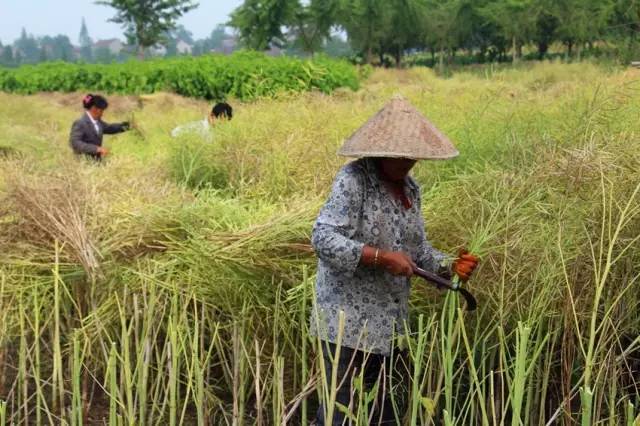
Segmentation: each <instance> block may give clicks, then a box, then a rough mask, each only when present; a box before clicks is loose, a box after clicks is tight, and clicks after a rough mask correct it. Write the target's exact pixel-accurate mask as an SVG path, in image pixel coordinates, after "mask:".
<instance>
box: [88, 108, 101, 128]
mask: <svg viewBox="0 0 640 426" xmlns="http://www.w3.org/2000/svg"><path fill="white" fill-rule="evenodd" d="M87 117H89V120H91V122H92V123H93V124H94V125H96V124H98V120H96V119H95V118H93V117H92V116H91V114H89V111H87Z"/></svg>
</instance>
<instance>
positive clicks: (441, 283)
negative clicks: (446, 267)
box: [413, 268, 478, 311]
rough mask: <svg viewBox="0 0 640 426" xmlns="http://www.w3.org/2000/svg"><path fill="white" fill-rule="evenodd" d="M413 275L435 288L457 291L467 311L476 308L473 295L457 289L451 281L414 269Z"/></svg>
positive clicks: (460, 288) (476, 304) (459, 288)
mask: <svg viewBox="0 0 640 426" xmlns="http://www.w3.org/2000/svg"><path fill="white" fill-rule="evenodd" d="M413 273H414V274H415V275H417V276H419V277H420V278H422V279H424V280H425V281H427V282H429V283H432V284H435V286H436V287H437V288H445V289H447V290H451V291H457V292H459V293H460V294H462V297H464V300H465V301H466V302H467V311H474V310H475V309H476V307H477V306H478V303H477V302H476V298H475V297H473V294H471V293H469V292H468V291H467V290H466V289H464V288H462V287H457V286H455V285H453V283H451V281H449V280H447V279H445V278H442V277H441V276H439V275H436V274H434V273H433V272H429V271H425V270H424V269H421V268H414V270H413Z"/></svg>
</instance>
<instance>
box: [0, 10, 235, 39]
mask: <svg viewBox="0 0 640 426" xmlns="http://www.w3.org/2000/svg"><path fill="white" fill-rule="evenodd" d="M199 3H200V6H199V7H198V8H196V9H194V10H192V11H191V12H189V13H188V14H186V15H185V16H183V17H182V19H180V21H179V22H178V23H179V24H182V25H184V26H185V27H186V28H187V29H188V30H189V31H191V32H192V33H193V35H194V37H195V38H196V39H198V38H205V37H208V36H209V34H210V33H211V30H213V29H214V27H215V26H216V25H217V24H221V23H224V22H226V21H227V20H228V19H229V14H230V13H231V11H232V10H233V9H235V8H236V7H238V6H240V4H242V0H200V1H199ZM114 14H115V13H114V10H113V9H111V8H109V7H107V6H99V5H96V4H95V3H94V1H93V0H0V42H2V43H3V44H9V43H13V41H15V40H16V39H17V38H19V37H20V32H21V31H22V28H23V27H24V28H26V30H27V33H29V34H33V35H34V36H36V37H38V36H44V35H50V36H54V35H58V34H64V35H67V36H69V39H70V40H71V42H72V43H74V44H77V43H78V34H79V33H80V25H81V21H82V18H83V17H84V18H85V20H86V22H87V28H88V29H89V35H90V36H91V38H93V39H94V40H99V39H108V38H120V39H122V40H124V36H123V31H122V29H121V28H120V26H119V25H117V24H114V23H111V22H107V21H108V19H109V18H111V17H112V16H113V15H114Z"/></svg>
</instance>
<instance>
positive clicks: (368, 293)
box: [311, 158, 449, 355]
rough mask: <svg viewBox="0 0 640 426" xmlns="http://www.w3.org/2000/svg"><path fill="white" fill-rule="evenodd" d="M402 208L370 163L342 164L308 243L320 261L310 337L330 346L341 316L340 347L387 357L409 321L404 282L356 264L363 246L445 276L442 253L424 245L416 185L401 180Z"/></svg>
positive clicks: (418, 191)
mask: <svg viewBox="0 0 640 426" xmlns="http://www.w3.org/2000/svg"><path fill="white" fill-rule="evenodd" d="M406 191H407V196H408V197H409V199H410V200H411V201H412V206H411V207H410V208H408V209H407V208H405V207H404V206H403V205H402V203H401V202H400V201H398V200H397V199H396V198H395V197H394V196H393V195H392V194H391V192H390V191H389V190H388V189H387V187H386V186H385V185H384V184H383V182H381V181H380V178H379V175H378V171H377V166H376V164H375V160H373V159H370V158H364V159H360V160H357V161H354V162H352V163H349V164H347V165H346V166H344V167H343V168H342V169H341V170H340V172H339V173H338V175H337V176H336V178H335V181H334V184H333V189H332V191H331V195H330V196H329V199H328V200H327V202H326V203H325V205H324V206H323V208H322V210H321V211H320V214H319V216H318V218H317V220H316V223H315V226H314V228H313V234H312V244H313V247H314V248H315V250H316V254H317V256H318V259H319V260H318V277H317V281H316V298H315V301H314V302H315V303H314V310H313V314H312V318H311V330H312V334H313V335H316V336H318V335H319V336H320V337H321V338H322V339H323V340H327V341H329V342H332V343H336V341H337V337H338V331H339V330H338V329H339V325H338V324H339V313H340V311H343V312H344V315H345V324H344V331H343V335H342V345H343V346H347V347H350V348H353V349H360V350H366V351H371V352H373V353H379V354H383V355H388V354H389V352H390V349H391V341H392V338H393V336H394V328H395V334H403V331H404V330H403V328H404V321H405V320H406V319H407V318H408V313H409V312H408V311H409V291H410V280H409V279H408V278H407V277H399V276H394V275H392V274H391V273H389V272H386V271H384V270H382V269H379V268H373V267H369V266H364V265H360V257H361V255H362V248H363V247H364V246H365V245H370V246H373V247H377V248H380V249H382V250H390V251H402V252H405V253H407V254H408V255H410V256H411V257H412V258H413V260H414V261H415V262H416V264H417V265H418V266H420V267H421V268H424V269H427V270H430V271H433V272H436V273H440V274H444V273H446V272H447V271H448V270H449V268H448V267H447V266H444V263H445V259H446V258H447V256H446V255H445V254H443V253H441V252H440V251H438V250H436V249H434V248H433V247H432V246H431V244H430V243H429V242H428V241H427V239H426V235H425V230H424V219H423V217H422V209H421V202H420V188H419V187H418V185H417V184H416V182H415V181H414V180H413V179H412V178H410V177H407V185H406Z"/></svg>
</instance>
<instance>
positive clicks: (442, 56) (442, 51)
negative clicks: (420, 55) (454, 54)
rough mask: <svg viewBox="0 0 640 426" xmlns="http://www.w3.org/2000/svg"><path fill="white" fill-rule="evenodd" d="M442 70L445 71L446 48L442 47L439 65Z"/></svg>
mask: <svg viewBox="0 0 640 426" xmlns="http://www.w3.org/2000/svg"><path fill="white" fill-rule="evenodd" d="M438 68H439V69H440V72H441V73H443V72H444V49H440V64H439V65H438Z"/></svg>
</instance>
